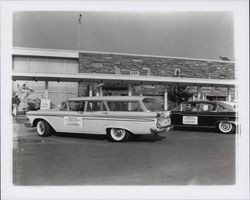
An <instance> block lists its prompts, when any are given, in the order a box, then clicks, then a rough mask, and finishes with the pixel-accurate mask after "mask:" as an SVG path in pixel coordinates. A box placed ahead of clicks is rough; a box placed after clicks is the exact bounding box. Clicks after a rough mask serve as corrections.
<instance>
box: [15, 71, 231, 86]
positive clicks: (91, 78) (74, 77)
mask: <svg viewBox="0 0 250 200" xmlns="http://www.w3.org/2000/svg"><path fill="white" fill-rule="evenodd" d="M12 80H31V81H62V82H80V81H83V82H84V81H88V82H107V83H108V82H123V83H124V82H129V83H132V84H138V83H143V84H159V83H161V84H181V85H199V86H207V87H209V86H217V87H219V86H221V87H235V85H236V81H235V80H224V79H202V78H183V77H163V76H141V75H138V76H136V75H134V76H133V75H121V74H98V73H77V74H48V73H23V72H13V73H12Z"/></svg>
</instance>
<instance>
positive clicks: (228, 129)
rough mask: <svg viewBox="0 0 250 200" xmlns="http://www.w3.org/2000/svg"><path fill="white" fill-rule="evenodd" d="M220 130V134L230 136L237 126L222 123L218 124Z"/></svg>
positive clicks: (225, 122)
mask: <svg viewBox="0 0 250 200" xmlns="http://www.w3.org/2000/svg"><path fill="white" fill-rule="evenodd" d="M218 130H219V132H220V133H224V134H230V133H233V132H234V130H235V126H234V125H233V124H232V123H230V122H227V121H222V122H219V124H218Z"/></svg>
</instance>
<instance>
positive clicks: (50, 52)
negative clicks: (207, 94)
mask: <svg viewBox="0 0 250 200" xmlns="http://www.w3.org/2000/svg"><path fill="white" fill-rule="evenodd" d="M79 53H91V54H106V55H108V54H114V55H124V56H135V57H152V58H170V59H182V60H200V61H207V62H221V63H234V61H225V60H219V59H218V60H217V59H204V58H187V57H174V56H162V55H145V54H130V53H117V52H101V51H85V50H65V49H44V48H28V47H13V52H12V54H13V55H18V56H41V57H62V58H75V59H78V58H79Z"/></svg>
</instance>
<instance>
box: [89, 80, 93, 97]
mask: <svg viewBox="0 0 250 200" xmlns="http://www.w3.org/2000/svg"><path fill="white" fill-rule="evenodd" d="M89 96H90V97H92V96H93V83H90V84H89Z"/></svg>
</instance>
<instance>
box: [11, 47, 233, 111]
mask: <svg viewBox="0 0 250 200" xmlns="http://www.w3.org/2000/svg"><path fill="white" fill-rule="evenodd" d="M12 70H13V75H12V79H13V94H14V93H15V94H18V96H19V98H20V100H21V106H20V110H23V111H25V110H27V104H28V103H29V102H30V101H32V100H34V99H50V100H51V103H52V104H53V106H54V107H56V106H58V105H60V104H61V102H63V101H66V99H67V98H70V97H77V96H93V95H121V96H122V95H145V96H155V98H156V99H158V102H159V103H160V104H162V105H163V107H164V108H165V109H167V108H169V104H170V102H169V101H168V97H167V95H168V91H169V90H170V89H171V87H173V86H175V85H176V84H178V85H179V84H180V85H183V86H187V87H188V88H189V90H190V91H191V92H192V94H193V96H192V97H191V98H192V99H207V100H227V101H233V100H235V94H236V92H235V84H234V80H235V64H234V62H229V61H219V60H205V59H190V58H176V57H163V56H147V55H130V54H117V53H103V52H78V51H66V50H53V49H33V48H14V50H13V66H12Z"/></svg>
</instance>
